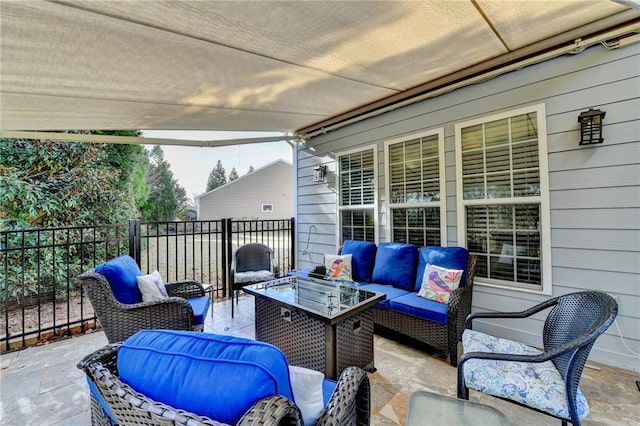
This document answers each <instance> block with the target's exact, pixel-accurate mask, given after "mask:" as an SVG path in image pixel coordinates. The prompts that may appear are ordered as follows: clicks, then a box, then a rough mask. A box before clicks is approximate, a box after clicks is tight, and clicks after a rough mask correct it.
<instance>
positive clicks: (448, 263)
mask: <svg viewBox="0 0 640 426" xmlns="http://www.w3.org/2000/svg"><path fill="white" fill-rule="evenodd" d="M427 263H430V264H432V265H436V266H440V267H441V268H446V269H462V270H463V271H464V273H463V274H462V278H460V287H464V285H465V284H466V283H467V265H468V263H469V252H468V251H467V249H465V248H463V247H438V246H425V247H421V248H420V250H419V252H418V272H417V274H416V277H415V286H414V291H420V287H421V286H422V278H423V277H422V276H423V275H424V269H425V268H426V266H427Z"/></svg>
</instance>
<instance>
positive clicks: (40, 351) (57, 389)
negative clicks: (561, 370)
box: [0, 295, 640, 426]
mask: <svg viewBox="0 0 640 426" xmlns="http://www.w3.org/2000/svg"><path fill="white" fill-rule="evenodd" d="M253 303H254V302H253V297H251V296H247V295H245V296H242V297H240V302H239V307H238V309H237V311H236V315H235V318H233V319H231V315H230V309H231V307H230V305H229V304H230V302H229V301H228V300H227V301H224V302H218V303H215V305H214V306H213V310H214V312H213V317H211V316H209V315H208V316H207V322H206V324H205V331H206V332H212V333H225V334H232V335H236V336H241V337H249V338H252V337H253V333H254V323H253ZM106 344H107V339H106V337H105V336H104V333H103V332H101V331H100V332H95V333H90V334H87V335H84V336H79V337H74V338H70V339H66V340H60V341H57V342H53V343H49V344H46V345H43V346H37V347H32V348H29V349H26V350H23V351H18V352H12V353H8V354H5V355H2V356H1V357H0V363H1V364H2V367H1V368H2V399H1V401H2V406H1V409H0V420H1V421H2V424H5V425H67V426H70V425H87V424H90V422H91V416H90V407H89V390H88V387H87V384H86V380H85V377H84V374H83V373H82V372H81V371H80V370H78V369H77V368H76V363H77V362H78V361H79V360H80V359H81V358H82V357H83V356H85V355H87V354H89V353H91V352H92V351H94V350H97V349H99V348H101V347H102V346H104V345H106ZM375 357H376V358H375V362H376V368H377V371H376V372H375V373H370V374H369V379H370V380H371V384H372V386H371V414H372V421H371V424H372V425H403V424H405V419H406V413H407V407H408V404H409V398H410V395H411V394H412V393H413V392H415V391H418V390H428V391H432V392H435V393H438V394H442V395H448V396H452V397H455V394H456V369H455V368H453V367H451V366H450V365H449V363H448V362H447V361H446V360H444V359H442V358H439V357H437V356H430V355H429V354H428V353H425V352H424V351H423V350H422V348H415V347H412V346H410V345H406V344H404V343H403V342H399V341H397V340H392V339H389V338H386V337H383V336H378V335H376V337H375ZM588 365H589V366H590V367H587V368H586V369H585V372H584V374H583V377H582V381H581V388H582V390H583V392H584V393H585V395H586V396H587V398H588V399H589V404H590V409H591V412H590V414H589V415H588V416H587V417H586V418H585V419H584V424H585V425H634V424H638V419H639V418H640V404H638V394H637V393H635V392H629V389H632V388H633V387H634V386H635V384H634V381H636V380H639V379H640V374H636V373H632V372H629V371H627V370H622V369H618V368H613V367H608V366H605V365H601V364H595V363H594V364H588ZM471 400H472V401H476V402H480V403H483V404H486V405H489V406H492V407H495V408H497V409H499V410H500V411H501V412H503V413H504V414H505V415H506V416H507V418H508V420H509V422H510V424H512V425H539V426H543V425H557V424H558V421H557V420H555V419H553V418H551V417H548V416H545V415H543V414H538V413H536V412H534V411H531V410H527V409H525V408H520V407H518V406H516V405H514V404H510V403H507V402H504V401H501V400H498V399H496V398H492V397H490V396H486V395H480V394H478V393H474V392H472V393H471Z"/></svg>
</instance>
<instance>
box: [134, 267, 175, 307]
mask: <svg viewBox="0 0 640 426" xmlns="http://www.w3.org/2000/svg"><path fill="white" fill-rule="evenodd" d="M137 280H138V289H139V290H140V293H142V301H143V302H152V301H154V300H161V299H166V298H167V297H169V295H168V294H167V289H166V288H165V286H164V283H163V282H162V277H161V276H160V272H158V271H153V273H151V274H149V275H140V276H138V277H137Z"/></svg>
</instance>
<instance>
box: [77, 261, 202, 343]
mask: <svg viewBox="0 0 640 426" xmlns="http://www.w3.org/2000/svg"><path fill="white" fill-rule="evenodd" d="M140 275H142V273H141V272H140V269H139V268H138V265H137V264H136V263H135V260H133V258H131V257H129V256H120V257H117V258H115V259H111V260H110V261H108V262H105V263H103V264H102V265H98V267H96V269H95V270H92V271H88V272H84V273H82V274H80V275H79V277H78V280H79V281H80V283H81V284H82V288H83V290H84V293H85V294H86V295H87V297H89V300H90V301H91V305H92V306H93V310H94V311H95V314H96V316H97V317H98V320H99V321H100V324H101V325H102V328H103V329H104V332H105V334H106V336H107V340H108V341H109V343H115V342H120V341H123V340H125V339H126V338H127V337H129V336H131V335H132V334H133V333H135V332H136V331H138V330H143V329H152V328H166V329H174V330H194V331H202V329H203V327H204V320H205V317H206V314H207V312H208V309H209V306H210V304H211V300H210V299H209V297H208V296H207V295H206V293H205V290H204V288H203V287H202V284H200V283H198V282H195V281H179V282H174V283H168V284H166V285H165V286H164V287H165V289H166V292H167V295H168V297H167V298H164V299H161V300H154V301H148V302H144V301H142V295H141V294H140V292H139V291H138V288H137V276H140ZM110 280H111V281H112V282H110Z"/></svg>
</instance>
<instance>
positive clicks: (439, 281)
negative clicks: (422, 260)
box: [418, 263, 464, 304]
mask: <svg viewBox="0 0 640 426" xmlns="http://www.w3.org/2000/svg"><path fill="white" fill-rule="evenodd" d="M463 272H464V271H463V270H461V269H446V268H441V267H440V266H436V265H432V264H430V263H427V267H426V268H424V275H423V276H422V286H421V287H420V291H418V296H420V297H424V298H425V299H429V300H433V301H436V302H439V303H444V304H448V303H449V298H450V297H451V292H453V290H455V289H457V288H458V286H459V285H460V278H462V273H463Z"/></svg>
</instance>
